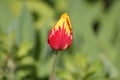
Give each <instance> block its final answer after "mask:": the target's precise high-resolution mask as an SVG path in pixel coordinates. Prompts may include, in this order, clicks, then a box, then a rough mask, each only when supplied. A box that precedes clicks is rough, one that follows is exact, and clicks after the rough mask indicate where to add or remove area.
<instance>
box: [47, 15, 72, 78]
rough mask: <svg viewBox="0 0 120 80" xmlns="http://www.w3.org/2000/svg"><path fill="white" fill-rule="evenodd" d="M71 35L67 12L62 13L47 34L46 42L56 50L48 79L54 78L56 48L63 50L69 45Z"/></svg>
mask: <svg viewBox="0 0 120 80" xmlns="http://www.w3.org/2000/svg"><path fill="white" fill-rule="evenodd" d="M72 35H73V33H72V27H71V22H70V18H69V16H68V14H67V13H64V14H63V15H62V16H61V17H60V19H59V20H58V22H57V23H56V24H55V25H54V26H53V27H52V29H51V30H50V33H49V35H48V43H49V45H50V47H51V48H52V49H54V50H56V53H55V56H54V61H53V64H52V71H51V74H50V79H49V80H55V77H54V70H55V63H56V57H57V52H58V50H65V49H67V48H69V47H70V46H71V44H72Z"/></svg>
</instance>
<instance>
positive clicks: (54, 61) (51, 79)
mask: <svg viewBox="0 0 120 80" xmlns="http://www.w3.org/2000/svg"><path fill="white" fill-rule="evenodd" d="M57 53H58V51H56V52H55V54H54V58H53V64H52V70H51V74H50V78H49V80H55V65H56V60H57Z"/></svg>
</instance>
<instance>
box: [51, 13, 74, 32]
mask: <svg viewBox="0 0 120 80" xmlns="http://www.w3.org/2000/svg"><path fill="white" fill-rule="evenodd" d="M63 23H64V28H65V29H66V33H68V34H70V32H71V31H72V27H71V22H70V18H69V16H68V14H67V13H64V14H63V15H62V16H61V17H60V19H59V21H58V22H57V23H56V24H55V26H54V27H53V28H52V29H53V30H54V29H56V30H57V29H58V28H59V27H61V28H62V26H63Z"/></svg>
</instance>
